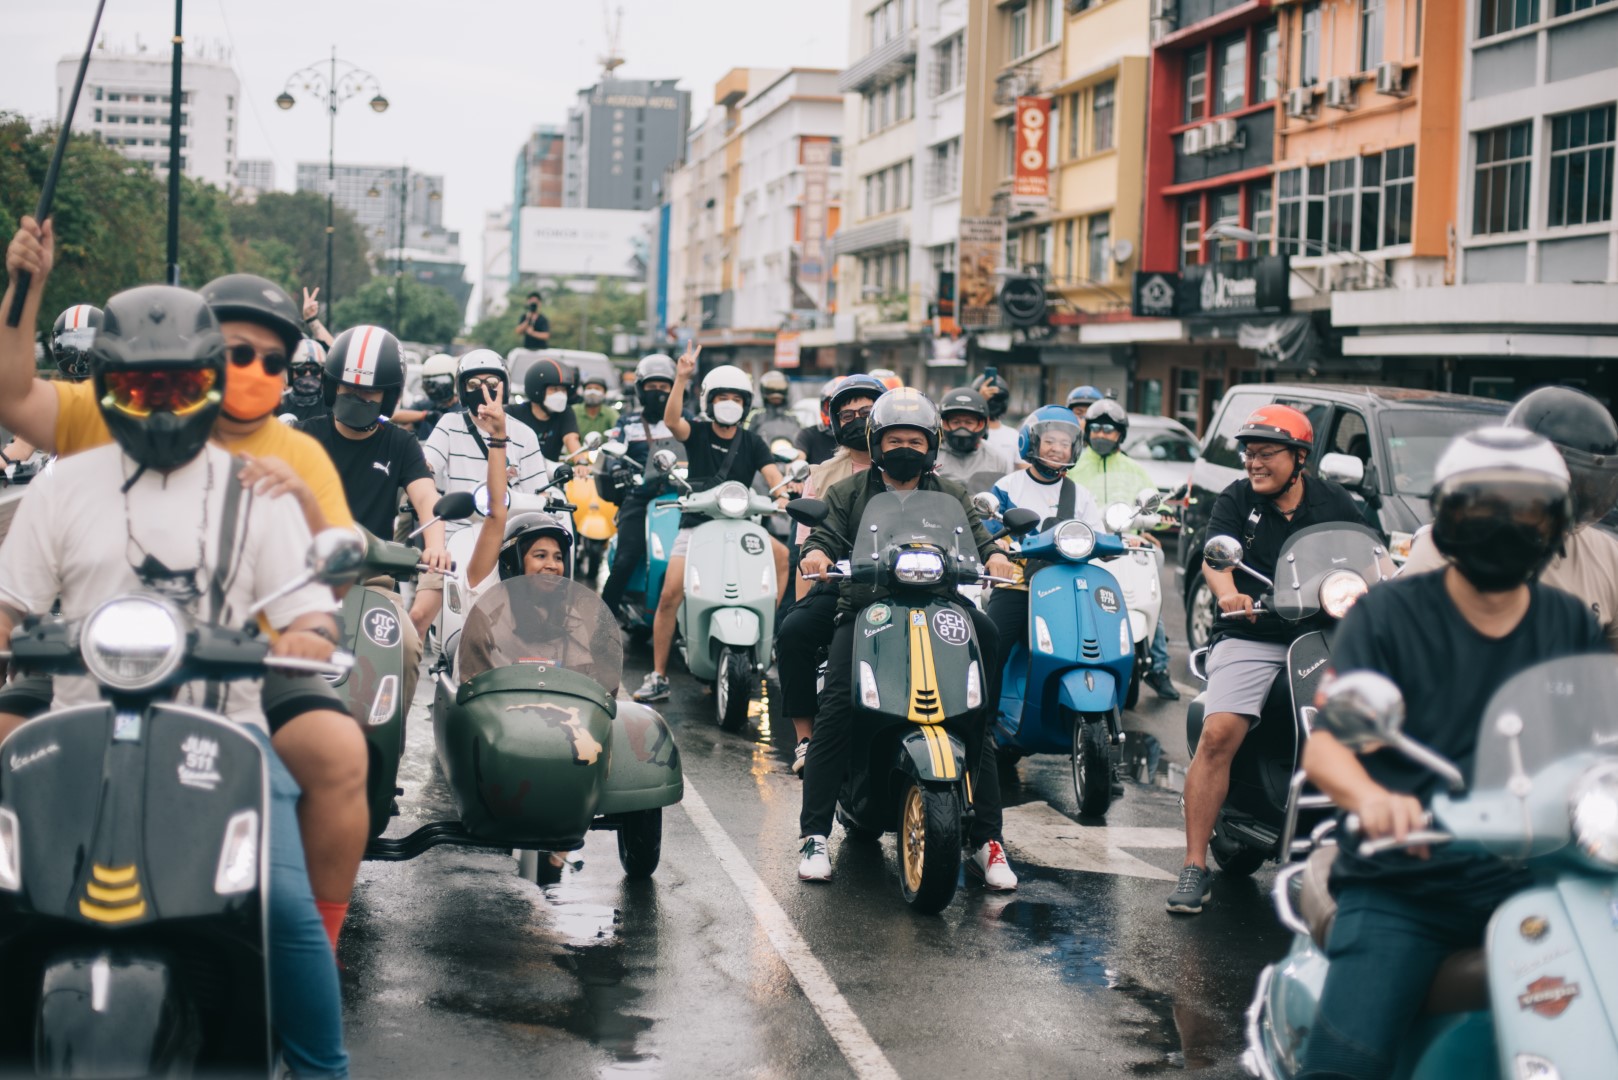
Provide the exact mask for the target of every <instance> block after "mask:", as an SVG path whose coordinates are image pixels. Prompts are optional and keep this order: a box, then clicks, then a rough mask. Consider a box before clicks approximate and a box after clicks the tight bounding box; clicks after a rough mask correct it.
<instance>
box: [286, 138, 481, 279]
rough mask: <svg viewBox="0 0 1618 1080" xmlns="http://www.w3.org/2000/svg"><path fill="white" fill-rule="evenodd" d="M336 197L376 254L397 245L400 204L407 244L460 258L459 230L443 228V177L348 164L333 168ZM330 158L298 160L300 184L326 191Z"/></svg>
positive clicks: (300, 187)
mask: <svg viewBox="0 0 1618 1080" xmlns="http://www.w3.org/2000/svg"><path fill="white" fill-rule="evenodd" d="M333 175H334V178H335V180H336V203H337V205H338V206H340V207H342V208H343V209H344V210H347V211H348V212H349V213H350V214H353V215H354V220H355V221H356V222H357V223H358V224H359V227H360V231H361V232H362V233H364V234H365V240H366V243H367V244H369V245H370V248H371V252H372V254H374V255H376V256H378V257H379V258H384V257H385V258H391V257H392V256H391V255H390V254H388V253H389V252H392V251H394V250H395V249H396V248H398V247H399V236H400V228H399V225H400V222H399V210H400V207H401V206H403V208H404V246H405V247H406V248H414V249H420V250H424V251H430V252H432V253H434V254H435V255H442V256H445V257H447V258H450V259H459V258H460V257H461V256H460V245H461V237H460V234H459V233H457V232H453V231H448V230H446V229H445V228H444V210H443V199H444V178H443V176H441V175H438V176H434V175H429V174H427V173H418V172H416V171H414V170H413V169H409V168H406V167H404V166H400V165H344V164H342V163H340V162H339V163H338V165H337V167H336V169H335V170H334V173H333ZM326 183H327V181H326V163H325V162H324V161H300V162H298V180H297V184H298V190H299V191H312V192H314V193H315V194H317V195H321V196H324V195H325V194H326Z"/></svg>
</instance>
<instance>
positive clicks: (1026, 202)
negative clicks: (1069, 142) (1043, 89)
mask: <svg viewBox="0 0 1618 1080" xmlns="http://www.w3.org/2000/svg"><path fill="white" fill-rule="evenodd" d="M1016 125H1017V172H1016V176H1015V178H1014V179H1013V182H1012V187H1011V197H1012V200H1013V201H1014V202H1015V203H1016V204H1017V205H1018V206H1019V207H1028V208H1035V209H1038V208H1043V207H1044V206H1046V205H1048V204H1049V202H1050V198H1051V155H1050V149H1051V99H1050V98H1048V97H1020V98H1018V99H1017V116H1016Z"/></svg>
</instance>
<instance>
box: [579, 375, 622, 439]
mask: <svg viewBox="0 0 1618 1080" xmlns="http://www.w3.org/2000/svg"><path fill="white" fill-rule="evenodd" d="M580 397H581V399H582V400H580V401H579V402H578V403H576V404H575V405H574V406H573V419H574V420H575V421H576V423H577V427H578V429H579V437H580V438H581V439H582V438H583V437H585V436H586V435H589V434H590V433H591V432H592V431H594V432H599V433H600V435H601V437H602V438H603V439H605V438H606V437H607V432H609V431H611V430H612V429H613V428H615V427H617V426H618V410H617V409H615V408H613V407H612V406H611V405H608V404H607V403H606V402H607V377H606V376H605V375H600V374H596V375H587V376H585V379H584V386H583V389H582V390H581V392H580Z"/></svg>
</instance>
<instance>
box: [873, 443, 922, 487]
mask: <svg viewBox="0 0 1618 1080" xmlns="http://www.w3.org/2000/svg"><path fill="white" fill-rule="evenodd" d="M928 464H929V461H928V455H926V454H924V453H922V452H921V451H920V450H912V449H911V448H910V447H908V446H901V447H899V448H898V449H897V450H889V451H887V452H886V453H884V454H883V455H882V471H883V472H885V473H887V474H888V475H889V476H891V477H892V478H893V479H895V480H897V481H898V482H899V483H901V484H906V483H909V482H910V481H912V480H914V479H915V478H916V477H918V476H920V475H921V474H922V473H924V472H926V471H927V466H928Z"/></svg>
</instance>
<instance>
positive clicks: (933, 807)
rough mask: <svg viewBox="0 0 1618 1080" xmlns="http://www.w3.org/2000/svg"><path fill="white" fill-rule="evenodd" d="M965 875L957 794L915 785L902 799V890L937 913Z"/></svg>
mask: <svg viewBox="0 0 1618 1080" xmlns="http://www.w3.org/2000/svg"><path fill="white" fill-rule="evenodd" d="M960 876H961V804H960V800H959V799H957V798H956V795H955V792H954V791H940V790H937V789H934V788H924V787H921V786H919V785H917V784H915V783H912V784H911V785H910V786H909V787H908V788H906V789H905V793H904V797H903V798H902V799H900V800H899V889H900V891H901V892H902V893H903V894H904V898H905V903H907V904H909V905H910V907H911V908H912V909H913V910H915V911H918V912H920V913H922V914H923V915H936V914H938V913H939V912H940V911H943V910H944V909H945V908H946V907H948V906H949V902H950V901H951V900H953V899H955V886H956V883H957V882H958V881H959V880H960Z"/></svg>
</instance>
